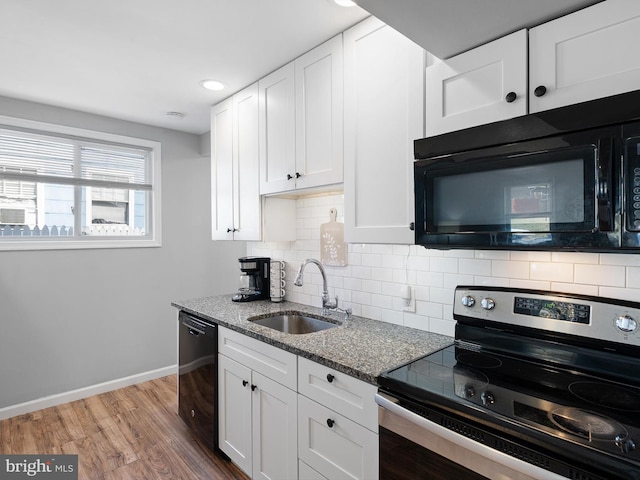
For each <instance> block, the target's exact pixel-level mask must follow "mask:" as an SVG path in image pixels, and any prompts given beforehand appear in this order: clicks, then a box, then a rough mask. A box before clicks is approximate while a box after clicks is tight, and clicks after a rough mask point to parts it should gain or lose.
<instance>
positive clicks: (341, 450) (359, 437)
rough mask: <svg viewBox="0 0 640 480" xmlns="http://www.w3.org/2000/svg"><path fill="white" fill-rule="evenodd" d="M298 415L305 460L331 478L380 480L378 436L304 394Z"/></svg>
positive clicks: (302, 454)
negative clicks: (378, 479)
mask: <svg viewBox="0 0 640 480" xmlns="http://www.w3.org/2000/svg"><path fill="white" fill-rule="evenodd" d="M298 413H299V415H298V438H299V448H300V452H299V456H300V459H301V460H302V461H304V462H305V463H306V464H307V465H309V466H310V467H312V468H313V469H314V470H316V471H318V472H319V473H321V474H322V475H324V476H325V477H327V478H332V479H339V478H348V479H363V480H376V479H377V478H378V457H379V452H378V435H376V434H375V433H373V432H371V431H370V430H367V429H366V428H364V427H362V426H360V425H358V424H357V423H354V422H352V421H351V420H349V419H347V418H346V417H343V416H341V415H338V414H337V413H335V412H333V411H332V410H329V409H328V408H326V407H323V406H321V405H320V404H318V403H316V402H314V401H312V400H309V399H308V398H306V397H304V396H302V395H298Z"/></svg>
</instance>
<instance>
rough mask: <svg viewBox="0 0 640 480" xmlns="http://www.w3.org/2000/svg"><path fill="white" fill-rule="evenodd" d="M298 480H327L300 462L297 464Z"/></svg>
mask: <svg viewBox="0 0 640 480" xmlns="http://www.w3.org/2000/svg"><path fill="white" fill-rule="evenodd" d="M298 480H327V478H326V477H323V476H322V475H320V474H319V473H318V472H316V471H315V470H314V469H313V468H311V467H310V466H309V465H307V464H306V463H304V462H303V461H302V460H300V461H299V462H298Z"/></svg>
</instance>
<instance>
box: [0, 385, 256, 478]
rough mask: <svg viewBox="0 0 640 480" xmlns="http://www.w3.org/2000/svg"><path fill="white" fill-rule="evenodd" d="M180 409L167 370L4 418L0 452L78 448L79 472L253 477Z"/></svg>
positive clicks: (58, 451)
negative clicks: (192, 426)
mask: <svg viewBox="0 0 640 480" xmlns="http://www.w3.org/2000/svg"><path fill="white" fill-rule="evenodd" d="M176 412H177V405H176V376H175V375H170V376H168V377H163V378H160V379H157V380H152V381H149V382H145V383H141V384H139V385H133V386H131V387H126V388H122V389H119V390H114V391H112V392H107V393H104V394H101V395H96V396H93V397H89V398H86V399H83V400H78V401H75V402H71V403H65V404H63V405H58V406H56V407H51V408H46V409H43V410H39V411H36V412H33V413H28V414H24V415H19V416H17V417H13V418H9V419H6V420H0V453H1V454H13V453H15V454H77V455H78V471H79V475H78V478H79V479H82V480H147V479H149V480H170V479H171V480H178V479H182V480H200V479H203V480H204V479H215V480H248V477H247V476H246V475H244V474H243V473H242V472H241V471H240V470H239V469H238V468H237V467H236V466H235V465H233V464H232V463H231V462H227V461H226V460H224V459H222V458H220V457H218V456H216V455H213V454H212V453H210V452H208V451H207V450H206V449H205V448H204V447H202V446H201V445H200V444H199V443H198V442H197V441H196V440H195V439H194V437H193V436H192V435H191V432H190V431H189V430H188V429H187V427H186V426H185V424H184V423H183V422H182V420H181V419H180V417H179V416H178V414H177V413H176Z"/></svg>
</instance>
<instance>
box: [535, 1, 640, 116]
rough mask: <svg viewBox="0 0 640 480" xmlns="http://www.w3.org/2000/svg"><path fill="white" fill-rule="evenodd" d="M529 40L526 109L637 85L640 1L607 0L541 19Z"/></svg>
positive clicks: (639, 60) (597, 96)
mask: <svg viewBox="0 0 640 480" xmlns="http://www.w3.org/2000/svg"><path fill="white" fill-rule="evenodd" d="M529 44H530V53H529V55H530V59H529V61H530V81H529V88H530V94H529V103H530V111H531V112H538V111H541V110H548V109H550V108H556V107H560V106H563V105H569V104H573V103H579V102H584V101H587V100H591V99H594V98H601V97H606V96H609V95H615V94H618V93H623V92H627V91H631V90H637V89H638V86H639V85H640V56H639V55H638V54H637V46H638V45H639V44H640V2H638V1H637V0H607V1H606V2H602V3H598V4H596V5H593V6H591V7H588V8H585V9H583V10H579V11H577V12H575V13H572V14H569V15H566V16H564V17H561V18H559V19H556V20H553V21H550V22H548V23H544V24H542V25H540V26H538V27H535V28H532V29H531V30H530V31H529ZM540 86H543V87H544V88H545V89H546V92H545V93H544V95H542V96H536V93H535V90H536V88H538V87H540ZM540 93H541V92H540V90H539V91H538V94H540Z"/></svg>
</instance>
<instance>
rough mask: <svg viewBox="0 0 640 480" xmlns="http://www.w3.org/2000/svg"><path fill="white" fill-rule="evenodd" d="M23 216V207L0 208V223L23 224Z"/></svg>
mask: <svg viewBox="0 0 640 480" xmlns="http://www.w3.org/2000/svg"><path fill="white" fill-rule="evenodd" d="M25 217H26V210H25V209H24V208H0V224H2V223H4V224H9V225H24V221H25Z"/></svg>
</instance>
